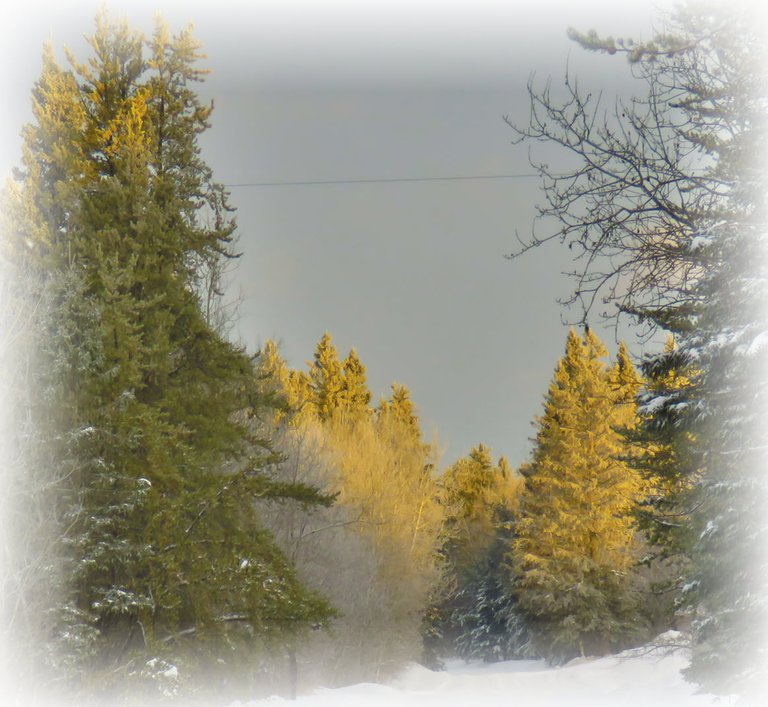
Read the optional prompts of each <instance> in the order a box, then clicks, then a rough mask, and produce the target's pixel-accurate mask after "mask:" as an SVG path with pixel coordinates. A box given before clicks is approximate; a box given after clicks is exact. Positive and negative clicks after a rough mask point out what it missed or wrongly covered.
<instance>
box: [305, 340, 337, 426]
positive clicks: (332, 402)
mask: <svg viewBox="0 0 768 707" xmlns="http://www.w3.org/2000/svg"><path fill="white" fill-rule="evenodd" d="M309 381H310V389H311V400H312V405H313V407H314V414H315V415H316V416H317V417H318V418H319V419H320V420H321V421H322V422H327V421H328V420H330V419H331V418H332V417H333V416H334V414H336V413H338V412H339V411H340V409H341V407H342V405H341V401H342V396H343V392H342V391H343V389H344V372H343V369H342V365H341V363H340V361H339V354H338V352H337V351H336V347H335V346H334V345H333V342H332V341H331V335H330V334H329V333H328V332H325V334H323V336H322V338H321V339H320V341H319V342H318V343H317V348H316V349H315V357H314V360H313V361H312V363H311V364H310V367H309Z"/></svg>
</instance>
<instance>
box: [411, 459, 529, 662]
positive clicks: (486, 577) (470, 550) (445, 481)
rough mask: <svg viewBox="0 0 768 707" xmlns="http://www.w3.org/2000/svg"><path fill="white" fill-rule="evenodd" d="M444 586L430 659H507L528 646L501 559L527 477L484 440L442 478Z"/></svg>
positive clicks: (433, 618)
mask: <svg viewBox="0 0 768 707" xmlns="http://www.w3.org/2000/svg"><path fill="white" fill-rule="evenodd" d="M440 487H441V496H440V499H441V503H442V505H443V507H444V509H445V510H444V512H445V520H444V530H443V533H444V539H443V543H442V546H441V548H440V550H439V555H440V558H441V562H442V565H443V572H444V586H443V588H442V592H441V593H440V595H439V596H438V597H437V598H436V601H435V602H434V604H433V606H432V607H431V609H430V612H429V615H428V617H429V620H428V621H427V622H426V623H425V642H426V648H427V652H428V657H429V658H430V659H434V658H435V657H436V656H438V655H451V654H454V655H459V656H461V657H463V658H466V659H468V660H472V659H482V660H486V661H494V660H506V659H509V658H512V657H515V656H516V655H517V654H518V652H519V650H520V648H521V647H522V645H523V644H524V643H525V640H524V637H523V633H522V631H521V628H522V626H521V624H520V621H519V614H518V612H517V610H516V601H515V599H514V597H513V596H512V594H511V593H510V591H508V588H507V585H508V583H507V582H506V581H505V580H506V575H505V572H504V562H503V557H504V553H505V552H506V549H507V548H508V546H509V543H510V542H511V528H512V523H511V521H512V519H513V515H514V513H515V511H516V509H517V505H518V501H519V495H520V491H521V489H522V479H521V477H520V476H519V475H518V474H516V473H514V472H513V471H512V469H510V468H509V464H508V463H507V461H506V459H504V458H503V457H502V458H500V459H499V462H498V464H497V465H494V463H493V461H492V459H491V454H490V450H489V449H488V448H487V447H486V446H485V445H482V444H480V445H478V446H477V447H475V448H474V449H472V450H471V452H470V453H469V456H467V457H464V458H462V459H459V460H458V461H457V462H455V463H454V464H453V465H451V466H450V467H449V468H448V469H446V470H445V472H444V473H443V475H442V478H441V479H440Z"/></svg>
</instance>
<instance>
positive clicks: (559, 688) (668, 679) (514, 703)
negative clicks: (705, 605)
mask: <svg viewBox="0 0 768 707" xmlns="http://www.w3.org/2000/svg"><path fill="white" fill-rule="evenodd" d="M662 638H664V639H665V641H664V642H666V643H670V642H674V639H675V635H674V634H664V636H663V637H662ZM657 640H658V639H657ZM687 663H688V658H687V656H686V653H685V651H684V650H683V649H680V648H678V649H674V650H673V649H671V648H669V647H668V646H664V647H659V646H656V647H646V648H640V649H634V650H630V651H625V652H624V653H621V654H619V655H615V656H610V657H606V658H580V659H577V660H573V661H571V662H570V663H568V664H567V665H565V666H562V667H558V668H552V667H548V666H547V665H546V664H545V663H544V662H543V661H534V660H513V661H508V662H505V663H494V664H483V663H464V662H463V661H451V662H448V663H447V664H446V670H445V671H440V672H435V671H432V670H428V669H427V668H424V667H422V666H420V665H411V666H409V667H408V668H406V669H405V670H404V671H403V672H402V673H401V674H400V675H399V676H398V677H397V678H395V679H394V680H391V681H390V682H389V683H388V684H386V685H377V684H371V683H362V684H359V685H352V686H350V687H344V688H339V689H334V690H329V689H319V690H316V691H315V692H314V693H312V694H310V695H304V696H300V697H299V698H298V699H297V700H296V701H295V702H293V701H290V700H286V699H284V698H281V697H270V698H268V699H265V700H258V701H251V702H247V703H240V702H236V703H234V704H232V705H231V706H230V707H280V706H282V705H286V706H287V705H297V707H560V706H561V705H565V706H566V707H608V705H610V706H611V707H714V706H717V707H731V706H732V705H734V704H735V699H733V698H730V697H726V698H717V697H715V696H713V695H696V694H694V693H695V690H696V688H695V686H693V685H691V684H689V683H686V682H685V681H684V680H683V678H682V676H681V675H680V670H682V669H683V668H684V667H685V666H686V665H687Z"/></svg>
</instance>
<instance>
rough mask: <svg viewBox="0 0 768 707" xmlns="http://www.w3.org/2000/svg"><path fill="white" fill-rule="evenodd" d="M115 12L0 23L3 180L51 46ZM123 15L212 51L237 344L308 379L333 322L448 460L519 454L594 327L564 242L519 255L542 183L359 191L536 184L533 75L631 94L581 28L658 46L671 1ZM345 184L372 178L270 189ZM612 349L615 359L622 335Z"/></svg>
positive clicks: (119, 6)
mask: <svg viewBox="0 0 768 707" xmlns="http://www.w3.org/2000/svg"><path fill="white" fill-rule="evenodd" d="M100 4H101V3H100V2H66V1H60V2H58V3H51V2H47V3H44V2H35V1H34V0H30V1H27V2H23V3H22V2H15V1H14V2H12V3H11V5H10V6H9V7H4V9H3V10H2V11H1V12H2V13H3V14H4V15H5V17H4V18H3V21H2V22H1V23H0V24H1V25H2V29H0V46H1V48H0V52H2V54H3V56H2V67H3V75H2V83H3V85H2V95H3V101H4V105H3V110H2V123H0V130H1V131H2V139H1V141H0V144H1V145H2V148H3V149H2V153H1V154H0V160H1V161H0V169H1V170H2V173H3V174H7V173H8V172H9V170H10V168H11V167H12V166H13V165H14V164H18V162H19V156H20V140H19V138H18V132H19V130H20V127H21V125H22V124H23V123H24V122H25V121H27V120H29V117H30V112H29V102H30V101H29V95H30V89H31V87H32V84H33V82H34V80H35V79H36V77H37V76H38V75H39V71H40V65H41V62H40V55H41V48H42V44H43V42H44V41H46V40H51V41H52V42H53V44H54V47H55V48H56V50H57V53H58V56H59V57H60V58H61V59H62V61H63V58H64V57H63V51H62V48H63V46H69V47H70V48H71V49H72V50H73V51H74V52H75V54H76V55H77V56H78V58H80V59H82V58H84V56H85V53H86V47H85V44H84V41H83V35H85V34H88V33H90V32H91V30H92V27H93V17H94V15H95V13H96V10H97V9H98V7H99V6H100ZM108 6H109V7H110V8H111V9H112V10H113V11H114V12H115V13H116V14H117V15H118V16H127V17H128V19H129V21H130V23H131V25H132V26H134V27H135V28H137V29H140V30H142V31H147V32H148V31H151V26H152V17H153V15H154V13H155V12H156V11H159V12H161V13H162V14H163V16H164V17H165V18H166V19H167V20H168V22H169V23H170V24H171V27H172V29H179V28H181V27H183V26H184V25H186V23H188V22H192V23H193V24H194V25H195V31H196V35H197V37H198V38H199V39H200V40H201V41H202V43H203V49H204V51H205V52H206V53H207V55H208V59H207V60H206V62H205V66H207V68H209V69H211V70H212V73H211V75H210V76H209V78H208V80H207V81H206V83H205V84H203V85H202V86H201V87H200V93H201V95H203V96H204V97H205V98H206V99H208V98H213V99H215V106H216V108H215V113H214V116H213V126H212V129H211V130H210V131H208V133H206V134H205V135H204V137H203V141H202V145H203V150H204V152H203V155H204V157H205V159H206V160H207V161H208V162H209V164H210V165H211V166H212V167H213V169H214V173H215V176H216V178H217V180H218V181H220V182H223V183H225V184H228V185H232V187H231V194H232V203H233V205H234V206H236V207H237V213H238V217H237V218H238V223H239V234H240V243H239V247H240V250H241V251H242V252H243V256H242V258H241V261H240V263H239V266H238V268H237V270H236V271H235V273H234V276H233V277H234V279H233V292H234V293H241V295H242V297H243V302H242V305H241V308H240V319H239V323H238V328H237V332H236V336H237V337H238V338H239V340H240V341H241V342H242V343H244V344H245V345H247V346H248V348H249V349H251V350H255V349H256V348H257V347H258V346H259V345H260V344H263V343H264V341H266V340H267V339H269V338H274V339H276V340H278V341H279V342H280V343H281V344H282V349H283V353H284V355H285V356H286V358H287V359H288V362H289V364H290V365H292V366H294V367H301V366H303V365H304V363H305V361H307V360H308V359H310V358H311V356H312V353H313V350H314V346H315V344H316V342H317V340H318V339H319V338H320V336H321V335H322V334H323V332H324V331H326V330H327V331H330V332H331V334H332V335H333V337H334V340H335V342H336V344H337V346H338V348H339V349H340V353H341V354H342V355H344V354H346V352H347V351H348V350H349V348H350V347H351V346H355V347H356V348H357V350H358V352H359V354H360V356H361V358H362V360H363V363H365V365H366V366H367V368H368V374H369V381H370V384H371V387H372V389H373V391H374V395H375V396H376V397H377V398H378V397H379V396H380V395H382V394H385V393H386V392H387V391H388V388H389V384H390V383H391V382H392V381H398V382H400V383H404V384H405V385H407V386H408V387H409V388H410V389H411V391H412V394H413V398H414V400H415V402H416V404H417V406H418V408H419V411H420V413H421V416H422V419H423V421H424V423H425V429H426V430H427V433H428V434H431V433H432V432H433V431H436V432H437V434H438V436H439V440H440V444H441V447H442V448H443V449H444V450H445V455H444V458H443V461H444V463H449V462H451V461H453V460H454V459H455V458H457V457H459V456H462V455H464V454H466V453H467V452H468V451H469V449H470V448H471V447H472V446H473V445H476V444H477V443H479V442H483V443H485V444H487V445H489V446H491V447H492V448H493V451H494V454H495V455H497V456H498V455H500V454H504V455H506V456H508V457H509V459H510V461H511V462H512V463H513V464H519V463H520V462H522V461H524V460H525V459H526V458H527V456H528V454H529V451H530V446H531V445H530V442H529V437H530V436H531V435H532V434H533V432H534V430H533V428H532V427H531V424H530V423H531V420H532V419H533V418H534V416H535V415H537V414H539V413H540V411H541V408H542V400H543V396H544V394H545V392H546V389H547V386H548V384H549V381H550V379H551V377H552V373H553V369H554V366H555V363H556V361H557V359H558V358H559V357H560V356H561V355H562V352H563V348H564V345H565V336H566V332H567V328H566V326H565V325H564V324H563V318H565V319H568V318H569V317H570V318H571V319H576V318H578V316H579V313H578V312H570V313H569V312H568V311H566V310H563V309H562V308H561V307H560V306H559V305H558V304H557V299H558V297H565V296H567V295H568V293H569V287H570V285H569V281H568V279H567V278H566V277H564V276H563V275H561V272H562V271H564V270H566V269H567V268H568V266H569V265H568V260H567V253H566V252H564V251H563V250H561V249H559V248H557V247H548V248H546V249H541V250H539V251H536V252H531V253H528V254H526V256H525V257H523V258H520V259H517V260H512V261H510V260H507V259H505V257H504V255H505V254H506V253H509V252H511V251H512V250H514V248H515V245H516V241H515V231H519V232H520V233H521V234H523V235H525V234H527V233H529V232H530V229H531V225H532V221H533V218H534V215H535V209H534V206H535V204H536V203H537V202H541V201H542V199H543V197H542V193H541V191H540V185H539V183H538V181H537V180H536V179H534V178H530V177H528V176H511V177H508V178H503V179H466V180H445V181H432V180H429V181H383V182H370V181H368V182H367V181H362V182H361V181H356V180H375V179H382V180H393V179H403V178H413V179H415V180H416V179H418V180H420V179H421V178H427V177H429V178H432V177H488V176H493V175H528V174H530V173H531V168H530V167H529V166H528V155H527V150H526V148H525V147H521V146H514V145H512V144H511V141H512V138H513V134H512V131H511V130H510V128H509V127H508V126H507V125H506V124H505V123H504V120H503V117H504V116H509V118H510V119H511V120H513V121H517V122H519V123H522V122H524V121H525V119H526V116H527V112H528V104H527V98H526V83H527V81H528V80H529V78H530V77H531V75H532V74H535V77H536V78H535V80H536V81H537V82H539V83H541V82H543V81H545V80H546V79H547V78H548V77H550V76H551V77H552V79H553V82H554V83H555V84H556V83H557V82H558V81H561V80H562V76H563V74H564V71H565V67H566V64H568V65H569V67H570V70H571V72H572V73H574V74H576V75H578V76H579V77H580V80H581V81H582V83H583V84H584V85H585V86H588V87H589V88H592V89H595V90H604V91H605V92H606V95H611V94H612V93H614V92H616V91H620V92H622V93H624V94H627V93H628V92H631V91H632V90H633V82H632V80H631V77H630V73H629V71H628V69H627V67H626V64H625V62H624V60H623V59H622V58H620V57H607V56H598V55H591V54H587V53H585V52H584V51H582V50H581V49H579V48H578V47H577V46H575V45H573V44H572V43H571V42H569V41H568V39H567V38H566V29H567V28H568V27H569V26H574V27H576V28H578V29H582V30H586V29H589V28H593V27H594V28H595V29H597V30H598V31H599V32H600V33H602V34H610V35H613V36H625V37H626V36H632V37H633V38H636V39H638V38H648V37H650V36H651V34H652V22H653V18H654V16H655V12H654V7H661V8H667V9H668V8H669V7H670V6H671V2H669V1H668V0H665V2H658V3H651V2H649V1H648V0H621V2H610V3H609V2H600V1H592V2H577V1H575V0H572V1H570V2H566V1H560V2H555V1H553V0H538V1H536V2H532V1H530V0H529V1H528V2H515V1H512V0H508V1H507V2H504V3H500V2H488V1H485V0H474V1H470V0H462V1H460V2H450V1H446V0H441V1H440V0H435V1H428V0H411V1H410V2H393V1H392V0H390V1H389V2H384V1H383V0H382V1H381V2H379V1H375V2H374V1H371V2H366V1H360V0H358V1H356V2H353V1H352V0H349V1H347V2H338V1H336V2H327V1H325V0H316V1H315V2H309V1H308V0H305V1H303V2H299V1H294V0H281V1H280V2H277V1H275V2H260V1H258V0H252V1H251V2H228V1H219V2H210V3H205V4H203V3H197V2H185V3H179V2H173V3H167V2H166V3H163V2H155V3H147V2H136V1H135V0H134V1H128V0H122V1H121V2H117V1H113V2H110V3H109V4H108ZM637 88H638V89H639V88H640V86H639V85H638V86H637ZM557 159H558V156H557V155H552V157H551V160H550V164H551V165H554V164H556V162H555V160H557ZM333 180H338V181H342V182H346V181H348V180H349V181H356V183H339V184H292V185H282V186H264V184H265V183H269V184H274V183H276V182H291V183H294V182H317V181H333ZM240 185H251V186H240ZM254 185H259V186H254ZM594 324H595V325H597V324H598V323H597V321H595V322H594ZM597 328H598V329H599V327H597ZM625 335H626V336H627V337H628V343H629V344H630V346H631V348H632V349H633V351H634V352H635V353H636V354H640V353H641V351H642V348H641V346H640V345H639V344H638V343H636V342H635V341H634V340H633V338H632V337H633V333H632V331H631V330H630V331H628V332H625ZM604 337H605V338H606V339H607V342H606V343H609V345H610V346H611V348H612V349H615V346H613V338H614V332H613V330H610V331H605V332H604Z"/></svg>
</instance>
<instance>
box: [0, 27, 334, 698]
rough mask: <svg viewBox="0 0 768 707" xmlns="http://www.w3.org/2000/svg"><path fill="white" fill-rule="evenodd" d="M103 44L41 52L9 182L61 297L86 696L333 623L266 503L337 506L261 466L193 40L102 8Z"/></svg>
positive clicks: (57, 359)
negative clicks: (84, 57)
mask: <svg viewBox="0 0 768 707" xmlns="http://www.w3.org/2000/svg"><path fill="white" fill-rule="evenodd" d="M89 41H90V45H91V48H92V52H93V55H92V58H91V59H90V60H89V61H88V62H87V63H85V64H78V63H77V62H75V61H74V60H71V63H72V68H71V69H62V68H60V67H59V65H58V64H57V63H56V61H55V59H54V57H53V52H52V50H51V49H50V48H46V50H45V54H44V59H43V72H42V75H41V78H40V80H39V81H38V82H37V84H36V86H35V89H34V91H33V115H34V122H33V123H32V124H31V125H29V126H27V127H26V128H25V130H24V145H23V170H22V171H21V172H20V174H19V179H18V181H17V183H16V184H15V185H13V187H12V190H11V194H10V211H11V214H12V222H13V231H12V238H13V240H14V244H15V249H16V252H17V253H25V254H26V255H25V256H24V257H26V258H27V259H28V260H29V261H30V262H31V266H30V267H31V269H32V270H33V272H34V274H35V275H36V276H37V277H38V278H39V280H40V282H41V283H42V285H41V287H43V288H44V289H45V290H46V291H47V292H48V293H49V294H48V297H47V301H50V303H51V305H50V307H51V312H50V313H49V314H47V315H46V316H45V317H42V318H41V320H40V322H41V325H43V326H45V327H46V328H47V331H46V332H45V333H46V334H47V341H48V342H49V344H48V348H47V350H45V351H43V352H42V354H43V361H42V362H41V363H40V365H41V374H42V377H43V378H45V379H46V380H47V382H48V383H47V385H48V388H47V389H46V390H45V391H44V394H43V395H42V396H41V397H40V399H39V400H38V405H37V407H36V409H34V410H33V411H32V412H33V414H34V415H36V419H37V421H38V422H39V424H41V425H42V426H43V427H44V428H45V429H47V430H49V432H50V439H51V440H52V442H51V444H52V446H53V447H54V451H53V453H52V457H53V459H54V463H55V464H56V465H57V466H58V467H60V470H58V471H57V473H56V474H55V475H54V476H55V478H56V479H57V483H58V484H59V494H58V503H57V508H56V509H54V512H56V513H57V514H58V515H59V517H60V519H61V527H62V529H63V533H64V543H65V546H66V560H65V562H66V565H65V566H66V575H67V580H68V581H67V582H66V591H65V592H63V596H62V597H61V601H62V603H61V605H60V606H58V607H52V609H53V613H55V614H56V616H57V625H56V627H55V630H56V632H57V634H58V636H59V639H58V640H59V651H58V662H59V663H60V664H61V666H62V670H63V672H64V673H65V677H67V678H70V679H71V682H72V684H73V686H74V688H75V689H83V690H96V691H101V690H104V689H106V688H109V687H111V683H113V684H114V688H115V690H118V691H120V690H124V689H128V688H127V687H126V685H128V684H133V683H139V684H143V683H147V684H148V685H150V686H152V689H159V690H160V691H161V692H164V693H168V694H175V693H176V692H178V691H179V690H183V689H184V686H185V684H191V683H193V682H195V681H196V680H197V681H198V685H201V684H203V683H204V682H205V679H206V678H214V677H215V675H214V673H219V674H220V675H219V677H221V679H222V680H223V679H225V678H224V677H223V676H224V675H225V674H226V673H228V672H229V678H226V679H231V677H232V674H233V673H235V672H237V671H239V670H240V669H241V668H242V667H243V665H245V666H247V665H248V664H249V662H251V661H252V660H253V656H254V655H255V652H254V649H255V648H256V647H258V646H259V645H261V646H263V645H264V641H265V640H267V638H268V637H269V636H270V635H274V634H276V633H280V632H282V631H295V630H300V629H301V628H302V627H308V626H310V625H312V624H314V623H318V622H322V621H323V618H324V617H325V616H328V615H329V607H328V606H327V604H326V603H325V602H324V601H323V600H322V599H321V598H320V597H319V596H317V595H315V594H313V593H311V592H307V591H306V590H305V589H304V588H303V587H302V586H301V585H300V584H299V582H298V581H297V580H296V578H295V575H294V573H293V570H292V569H291V567H290V566H289V564H288V562H287V561H286V559H285V557H284V556H283V555H282V554H281V552H280V551H279V550H278V549H277V547H276V546H275V544H274V542H273V540H272V538H271V536H270V534H269V533H267V532H266V531H265V530H264V529H263V528H262V527H261V526H260V524H259V521H258V517H257V516H256V513H255V509H254V505H253V500H254V499H255V498H257V497H258V498H263V497H272V498H281V497H289V496H293V495H298V496H301V497H302V498H303V499H304V500H306V501H307V502H320V501H322V497H321V496H320V495H319V494H317V493H316V492H314V491H313V490H312V489H309V488H306V487H294V486H290V485H281V484H275V483H273V482H272V481H270V479H269V478H267V476H266V475H265V474H264V473H263V467H264V464H265V462H266V460H268V459H269V458H270V456H271V451H270V450H269V449H268V448H267V447H265V446H264V442H263V440H260V439H258V438H256V437H255V436H254V435H252V434H251V432H250V430H249V427H248V425H247V423H246V420H247V414H244V411H246V410H255V409H258V408H259V407H261V406H263V405H264V400H263V398H262V397H261V395H260V391H259V390H258V388H257V386H256V384H255V379H254V374H253V365H252V361H251V359H250V358H249V357H248V356H247V355H246V353H245V352H244V351H242V350H241V349H239V348H238V347H236V346H234V345H232V344H231V343H230V342H228V341H227V340H225V339H224V338H222V337H221V335H220V334H219V333H218V332H217V331H216V330H215V329H214V328H212V326H211V325H210V324H209V321H208V320H207V318H206V304H207V298H209V297H211V296H212V293H213V295H214V296H215V294H216V291H217V290H218V288H219V283H217V282H216V277H217V273H219V272H220V271H221V269H220V265H221V263H222V261H223V260H224V259H227V258H231V257H234V252H233V249H232V244H233V237H234V230H235V224H234V220H233V219H232V217H231V213H230V212H231V208H230V207H229V204H228V203H227V198H226V193H225V191H224V190H223V188H222V187H221V186H220V185H218V184H217V183H216V182H215V181H214V180H213V178H212V173H211V170H210V168H209V167H208V166H207V165H206V164H205V163H204V162H203V161H202V158H201V157H200V149H199V145H198V142H197V140H198V136H199V134H200V133H202V132H203V131H204V130H205V129H206V128H207V127H208V118H209V116H210V112H211V107H210V106H206V105H203V104H202V103H201V102H200V101H199V99H198V98H197V96H196V95H195V93H194V91H193V90H192V85H193V83H194V82H196V81H200V80H202V78H203V75H204V72H203V71H201V70H199V69H198V68H196V66H195V63H196V61H197V60H198V59H199V58H200V56H201V55H200V54H199V46H198V44H197V42H196V41H195V40H194V39H193V37H192V35H191V33H190V31H189V30H185V31H182V32H181V33H179V34H178V35H176V36H174V37H171V36H170V35H169V33H168V31H167V29H166V28H165V26H164V25H163V24H162V23H158V25H157V29H156V31H155V33H154V35H153V37H152V38H151V40H149V41H148V42H145V41H144V39H143V38H142V37H141V36H140V35H138V34H135V33H133V32H131V31H130V30H129V29H128V27H127V25H126V24H125V23H121V24H113V23H111V22H110V21H109V19H108V18H107V16H106V14H103V13H102V14H101V15H99V17H98V18H97V24H96V31H95V33H94V35H93V37H91V39H90V40H89ZM204 664H208V665H214V666H219V667H218V668H216V669H215V670H213V671H212V672H211V675H210V676H204V675H202V674H200V675H198V674H197V673H198V670H197V669H196V666H197V667H199V666H201V665H204ZM215 684H216V682H215V680H214V681H213V682H211V683H210V685H215Z"/></svg>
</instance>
